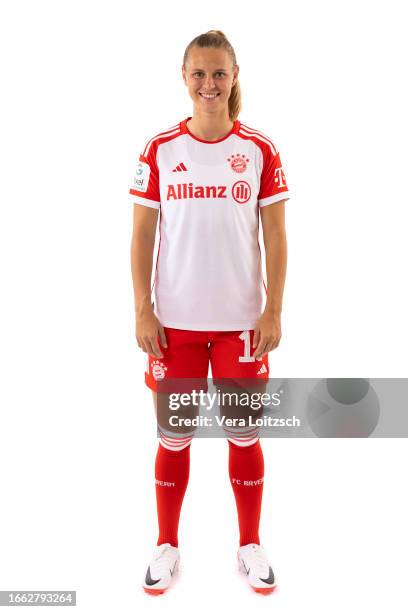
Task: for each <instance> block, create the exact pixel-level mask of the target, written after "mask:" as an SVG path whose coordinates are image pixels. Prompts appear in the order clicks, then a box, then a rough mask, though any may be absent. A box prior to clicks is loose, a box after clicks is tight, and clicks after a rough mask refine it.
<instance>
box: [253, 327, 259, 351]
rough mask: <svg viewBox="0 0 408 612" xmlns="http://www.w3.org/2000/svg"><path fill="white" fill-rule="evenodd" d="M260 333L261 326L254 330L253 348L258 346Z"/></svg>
mask: <svg viewBox="0 0 408 612" xmlns="http://www.w3.org/2000/svg"><path fill="white" fill-rule="evenodd" d="M259 335H260V334H259V328H258V327H256V328H255V330H254V337H253V340H252V348H255V347H256V346H257V344H258V342H259Z"/></svg>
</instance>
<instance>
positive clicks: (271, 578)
mask: <svg viewBox="0 0 408 612" xmlns="http://www.w3.org/2000/svg"><path fill="white" fill-rule="evenodd" d="M259 580H262V582H265V583H266V584H273V583H274V582H275V576H274V575H273V571H272V568H271V566H269V576H268V577H267V578H260V579H259Z"/></svg>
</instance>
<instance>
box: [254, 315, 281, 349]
mask: <svg viewBox="0 0 408 612" xmlns="http://www.w3.org/2000/svg"><path fill="white" fill-rule="evenodd" d="M281 336H282V334H281V323H280V314H270V313H268V312H264V313H263V314H262V315H261V316H260V317H259V319H258V321H257V323H256V326H255V329H254V338H253V341H252V348H255V351H254V355H253V356H254V357H255V358H257V357H259V358H262V357H263V356H264V355H266V354H267V353H269V351H273V349H275V348H276V347H277V346H278V345H279V342H280V339H281Z"/></svg>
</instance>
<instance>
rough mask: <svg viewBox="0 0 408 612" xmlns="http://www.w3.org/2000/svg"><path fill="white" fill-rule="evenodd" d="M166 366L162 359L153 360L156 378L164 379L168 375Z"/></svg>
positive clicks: (154, 376)
mask: <svg viewBox="0 0 408 612" xmlns="http://www.w3.org/2000/svg"><path fill="white" fill-rule="evenodd" d="M166 370H167V368H166V366H165V365H163V363H162V362H161V361H153V363H152V374H153V378H154V380H163V378H164V377H165V376H166Z"/></svg>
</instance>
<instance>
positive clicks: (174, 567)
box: [170, 561, 177, 576]
mask: <svg viewBox="0 0 408 612" xmlns="http://www.w3.org/2000/svg"><path fill="white" fill-rule="evenodd" d="M176 565H177V561H176V562H175V563H174V565H173V571H172V570H170V576H172V575H173V574H174V570H175V569H176Z"/></svg>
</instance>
